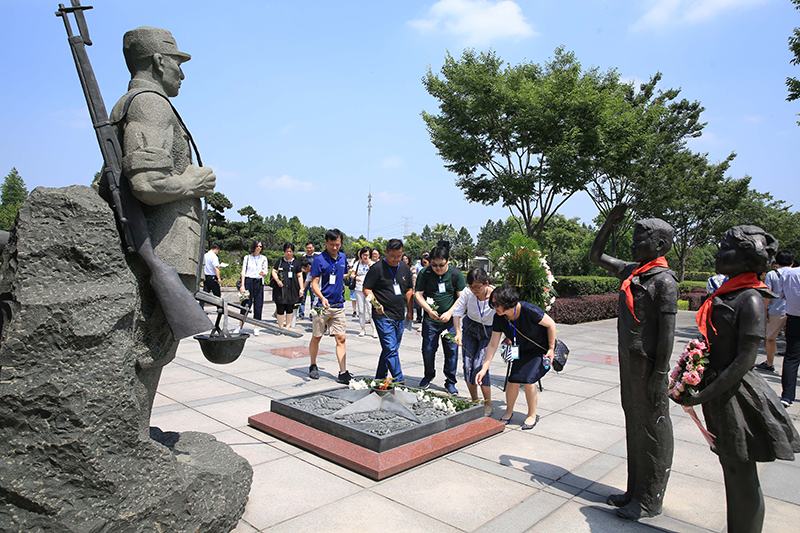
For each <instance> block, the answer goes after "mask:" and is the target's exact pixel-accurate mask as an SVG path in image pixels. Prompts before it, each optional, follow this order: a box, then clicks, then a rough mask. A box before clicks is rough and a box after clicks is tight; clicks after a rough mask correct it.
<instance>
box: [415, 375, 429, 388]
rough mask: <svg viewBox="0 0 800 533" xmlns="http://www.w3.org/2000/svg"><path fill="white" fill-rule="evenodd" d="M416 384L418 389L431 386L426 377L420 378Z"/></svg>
mask: <svg viewBox="0 0 800 533" xmlns="http://www.w3.org/2000/svg"><path fill="white" fill-rule="evenodd" d="M417 386H418V387H419V388H420V389H423V390H425V389H427V388H428V387H430V386H431V380H429V379H428V378H422V381H420V382H419V385H417Z"/></svg>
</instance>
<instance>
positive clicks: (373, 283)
mask: <svg viewBox="0 0 800 533" xmlns="http://www.w3.org/2000/svg"><path fill="white" fill-rule="evenodd" d="M402 256H403V241H401V240H400V239H390V240H389V242H388V243H387V245H386V257H385V258H383V259H381V260H380V261H378V262H377V263H375V264H374V265H372V267H370V269H369V272H367V275H366V277H365V278H364V289H363V290H364V296H365V297H366V299H367V301H368V302H373V300H375V301H377V303H378V304H379V305H375V304H374V303H373V304H372V321H373V322H372V323H373V324H374V326H375V330H376V331H377V332H378V339H380V342H381V357H380V359H379V360H378V369H377V370H376V371H375V379H384V378H385V377H386V373H387V371H388V372H391V374H392V377H393V378H394V379H396V380H397V381H403V371H402V370H401V369H400V357H399V355H398V349H399V348H400V341H401V340H402V339H403V326H404V324H403V322H404V320H405V321H408V323H409V324H410V323H411V321H412V319H413V316H414V307H413V305H412V303H411V296H412V294H413V290H412V284H411V269H409V267H408V265H407V264H405V263H404V262H402V261H400V259H401V257H402ZM404 311H405V313H404Z"/></svg>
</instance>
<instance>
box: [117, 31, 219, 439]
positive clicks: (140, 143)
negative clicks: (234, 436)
mask: <svg viewBox="0 0 800 533" xmlns="http://www.w3.org/2000/svg"><path fill="white" fill-rule="evenodd" d="M122 42H123V45H122V51H123V54H124V56H125V62H126V64H127V66H128V70H129V71H130V73H131V81H130V84H129V87H128V89H129V90H128V92H127V93H126V94H125V95H124V96H123V97H122V98H120V100H119V101H118V102H117V103H116V105H115V106H114V108H113V110H112V111H111V115H110V117H109V118H110V120H111V123H112V124H114V127H115V130H116V133H117V137H118V138H119V141H120V146H121V148H122V155H123V158H122V172H123V176H124V177H125V179H126V180H127V181H128V183H129V185H130V190H131V191H132V193H133V195H134V196H135V197H136V198H137V199H138V200H139V201H140V202H141V204H142V209H143V211H144V215H145V217H146V218H147V223H148V227H149V230H150V239H151V242H152V245H153V250H154V252H155V254H156V256H157V257H158V258H160V259H161V260H162V261H163V262H164V263H166V264H167V265H169V266H172V267H175V268H176V269H177V270H178V274H179V275H180V278H181V281H182V282H183V284H184V285H185V286H186V288H187V289H189V290H190V291H192V292H194V291H195V288H196V276H197V264H198V261H199V254H200V240H201V220H202V205H201V201H200V198H203V197H205V196H208V195H209V194H211V193H212V192H213V191H214V185H215V182H216V177H215V176H214V173H213V172H212V171H211V169H210V168H206V167H198V166H196V165H194V164H193V162H192V153H191V147H190V141H191V137H190V135H189V132H188V130H187V129H186V127H185V125H184V124H183V121H182V120H181V118H180V116H179V115H178V114H177V111H175V109H174V108H173V107H172V104H171V103H170V101H169V98H171V97H175V96H177V95H178V91H179V90H180V87H181V81H182V80H183V79H184V75H183V71H182V70H181V63H183V62H185V61H188V60H189V59H190V58H191V56H190V55H189V54H187V53H185V52H181V51H180V50H178V46H177V44H176V43H175V39H174V38H173V37H172V34H171V33H170V32H169V31H167V30H164V29H160V28H150V27H141V28H136V29H135V30H131V31H129V32H127V33H126V34H125V35H124V37H123V41H122ZM129 261H130V262H131V267H132V268H133V270H134V272H135V273H136V275H137V278H138V280H139V287H140V293H141V308H140V314H139V316H137V317H136V318H135V324H134V329H135V340H136V350H137V375H138V378H139V380H140V382H141V383H142V385H143V387H144V388H143V389H142V390H140V391H139V394H140V403H141V404H142V417H141V429H142V431H147V428H148V426H149V419H150V410H151V407H152V402H153V398H154V397H155V392H156V389H157V387H158V380H159V378H160V376H161V369H162V367H163V366H164V365H166V364H167V363H169V362H170V361H171V360H172V359H173V358H174V357H175V351H176V349H177V346H178V342H177V341H175V340H174V339H173V338H172V333H171V331H170V328H169V326H168V324H167V322H166V320H165V319H164V314H163V310H162V309H161V307H160V306H159V305H158V304H157V299H156V297H155V293H154V292H153V289H152V287H151V286H150V285H149V284H148V283H147V282H146V279H147V270H146V268H143V265H142V264H141V261H140V260H139V259H138V258H137V257H135V256H134V257H132V258H130V259H129Z"/></svg>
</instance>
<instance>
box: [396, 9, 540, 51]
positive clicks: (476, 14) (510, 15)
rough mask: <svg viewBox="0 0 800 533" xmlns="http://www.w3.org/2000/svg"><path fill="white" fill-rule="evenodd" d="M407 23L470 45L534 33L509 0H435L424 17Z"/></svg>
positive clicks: (420, 29)
mask: <svg viewBox="0 0 800 533" xmlns="http://www.w3.org/2000/svg"><path fill="white" fill-rule="evenodd" d="M408 24H409V25H410V26H411V27H413V28H416V29H417V30H418V31H420V32H421V33H430V32H434V31H436V32H444V33H447V34H450V35H455V36H457V37H461V38H463V39H464V40H465V41H466V42H467V44H470V45H484V44H489V43H491V42H492V41H493V40H496V39H508V38H516V39H522V38H525V37H532V36H534V35H536V32H535V31H534V29H533V26H531V25H530V24H529V23H528V22H527V21H526V20H525V16H524V15H523V14H522V8H521V7H520V6H519V5H518V4H517V3H516V2H513V1H511V0H501V1H499V2H498V1H496V0H439V1H438V2H436V3H435V4H433V5H432V6H431V8H430V10H429V12H428V17H427V18H425V19H421V20H412V21H409V23H408Z"/></svg>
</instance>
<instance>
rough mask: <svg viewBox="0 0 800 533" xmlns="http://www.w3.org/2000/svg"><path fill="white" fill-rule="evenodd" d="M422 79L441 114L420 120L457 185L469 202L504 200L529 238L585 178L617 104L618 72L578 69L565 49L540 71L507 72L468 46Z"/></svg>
mask: <svg viewBox="0 0 800 533" xmlns="http://www.w3.org/2000/svg"><path fill="white" fill-rule="evenodd" d="M422 82H423V85H424V86H425V89H426V90H427V91H428V93H430V94H431V96H433V97H434V98H436V99H437V100H438V101H439V111H440V113H439V114H438V115H433V114H429V113H426V112H425V111H423V112H422V118H423V119H424V121H425V123H426V125H427V129H428V133H429V134H430V137H431V141H432V143H433V144H434V146H435V147H436V148H437V150H438V152H439V155H440V156H441V157H442V159H443V160H444V161H445V163H446V164H445V168H447V169H448V170H450V171H452V172H454V173H455V174H457V175H458V176H459V177H458V179H457V180H456V184H457V185H458V186H459V187H460V188H461V189H462V190H463V191H464V195H465V196H466V198H467V199H468V200H469V201H471V202H479V203H482V204H484V205H493V204H495V203H497V202H502V204H503V206H504V207H508V208H509V210H510V211H511V213H512V214H515V215H517V216H519V217H520V219H521V221H522V223H523V225H524V227H525V230H526V232H527V234H528V236H530V237H532V238H538V236H539V234H540V233H541V231H542V229H543V228H544V227H545V226H546V224H547V222H548V221H549V220H550V218H551V217H552V216H553V215H554V214H555V213H556V212H557V211H558V209H559V207H561V205H563V204H564V202H566V201H567V200H568V199H569V198H570V197H571V196H572V195H573V194H575V193H576V192H578V191H580V190H583V189H584V188H585V187H586V184H587V183H588V181H589V180H590V179H591V177H592V174H591V169H592V168H593V167H594V166H595V165H596V160H597V158H598V157H601V156H602V155H603V152H602V139H603V137H604V135H605V134H606V133H605V131H606V129H607V126H608V124H609V123H610V124H612V125H613V124H614V120H613V119H614V116H613V114H611V113H608V112H607V107H608V102H609V101H610V100H613V99H615V98H617V99H618V98H619V96H618V94H617V93H618V92H619V90H618V87H619V76H618V74H617V73H616V72H614V71H613V70H609V71H608V72H606V73H600V72H599V71H598V70H597V69H590V70H587V71H584V70H583V69H582V68H581V65H580V63H578V61H577V60H576V58H575V55H574V54H573V53H571V52H567V51H565V50H564V48H563V47H559V48H557V49H556V50H555V54H554V57H553V58H552V59H551V60H549V61H548V62H546V63H545V64H544V66H539V65H537V64H533V63H522V64H519V65H515V66H509V67H505V68H504V62H503V61H502V60H501V59H500V58H499V57H497V55H496V53H495V52H494V51H491V50H490V51H489V52H481V53H480V54H477V53H476V52H475V51H474V50H470V49H467V50H465V51H464V52H463V54H462V57H461V59H460V60H455V59H453V57H451V56H450V55H449V54H448V55H447V56H446V57H445V64H444V66H443V67H442V69H441V77H440V76H439V75H434V74H433V72H432V71H431V70H430V68H428V71H427V74H426V76H425V77H424V78H423V80H422Z"/></svg>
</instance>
